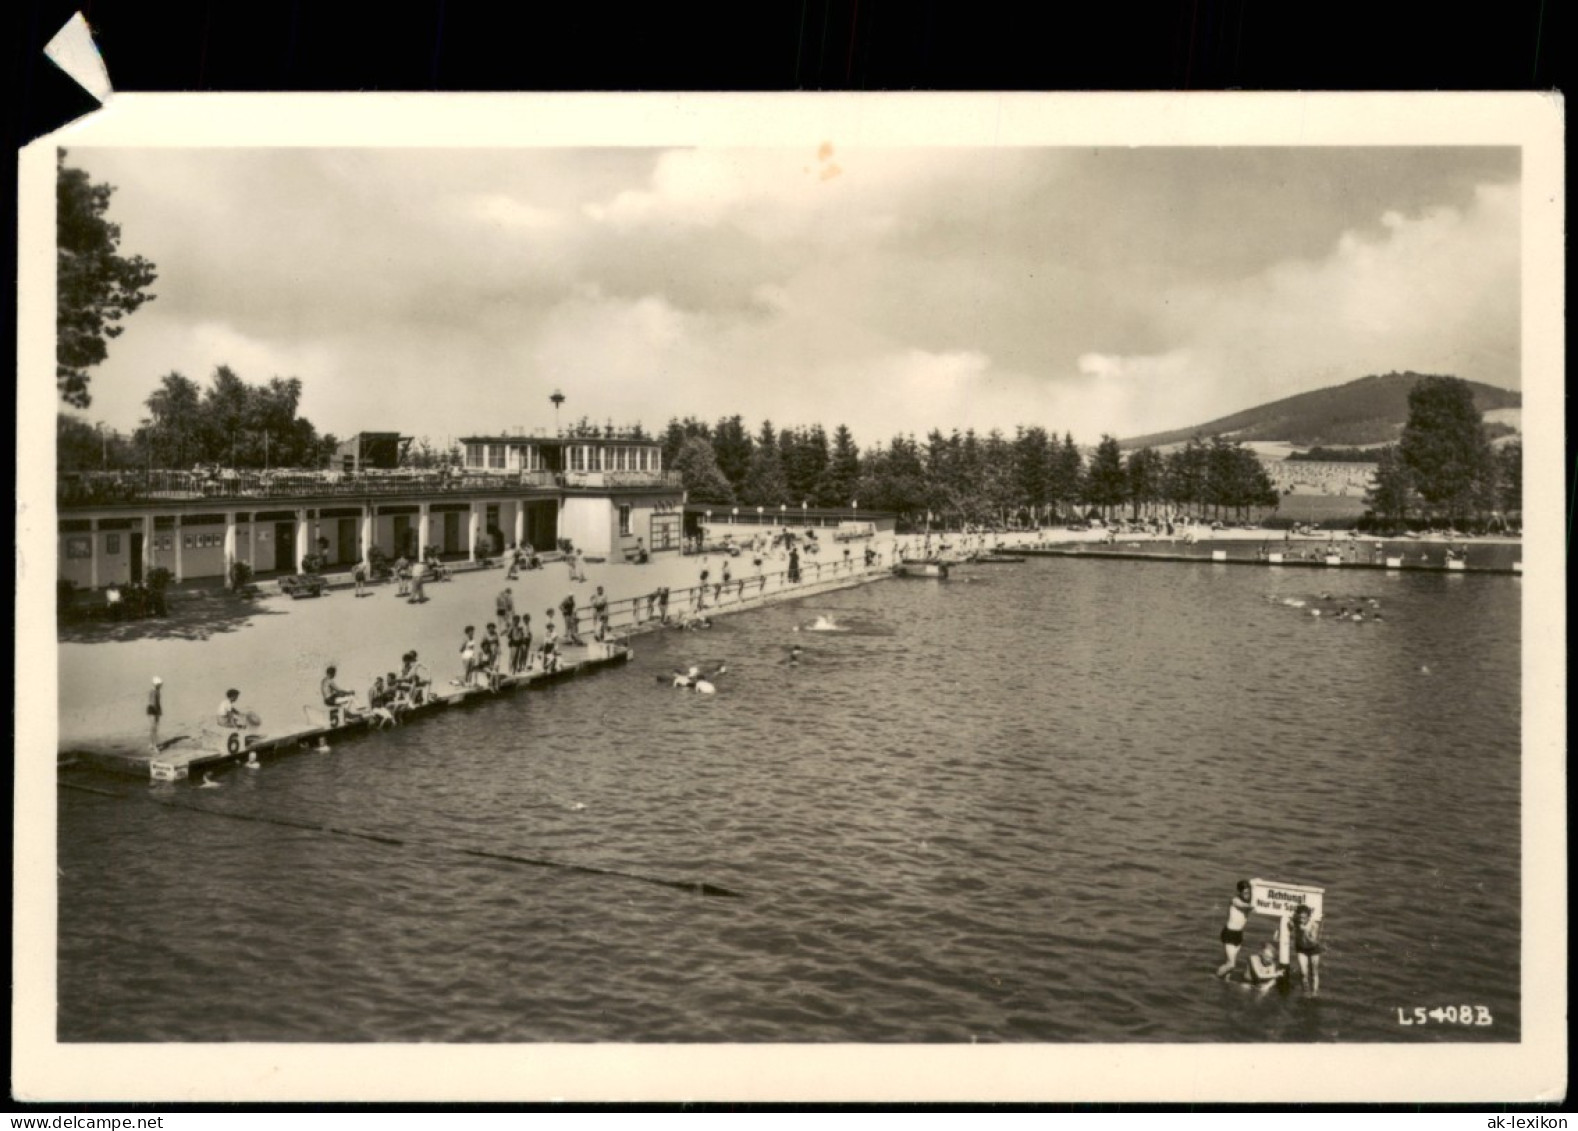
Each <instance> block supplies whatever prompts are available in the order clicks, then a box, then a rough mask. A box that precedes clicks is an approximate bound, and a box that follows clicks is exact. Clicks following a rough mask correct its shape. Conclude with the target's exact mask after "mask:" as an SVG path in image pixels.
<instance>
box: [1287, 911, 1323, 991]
mask: <svg viewBox="0 0 1578 1131" xmlns="http://www.w3.org/2000/svg"><path fill="white" fill-rule="evenodd" d="M1288 936H1289V939H1290V941H1291V942H1292V943H1293V954H1294V956H1295V957H1296V958H1297V959H1298V963H1299V980H1300V981H1301V982H1303V983H1304V991H1305V992H1306V993H1307V994H1309V995H1310V997H1319V996H1320V956H1321V954H1322V952H1323V951H1324V950H1325V947H1323V946H1322V945H1321V941H1320V924H1319V923H1317V922H1315V920H1314V918H1313V916H1312V915H1311V913H1310V909H1309V908H1308V907H1307V906H1306V907H1300V908H1299V909H1298V910H1297V911H1295V912H1294V913H1293V917H1292V918H1291V919H1289V920H1288Z"/></svg>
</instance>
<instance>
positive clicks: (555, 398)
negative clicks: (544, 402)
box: [548, 389, 564, 436]
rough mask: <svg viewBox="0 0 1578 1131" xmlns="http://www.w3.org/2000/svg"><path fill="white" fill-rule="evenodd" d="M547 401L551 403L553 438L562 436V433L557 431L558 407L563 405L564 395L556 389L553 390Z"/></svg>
mask: <svg viewBox="0 0 1578 1131" xmlns="http://www.w3.org/2000/svg"><path fill="white" fill-rule="evenodd" d="M548 399H549V400H550V401H552V402H553V434H554V435H555V436H560V435H563V433H562V432H560V431H559V406H560V405H562V404H563V403H564V394H563V393H561V392H560V391H559V390H558V389H555V390H554V391H553V395H552V396H550V397H549V398H548Z"/></svg>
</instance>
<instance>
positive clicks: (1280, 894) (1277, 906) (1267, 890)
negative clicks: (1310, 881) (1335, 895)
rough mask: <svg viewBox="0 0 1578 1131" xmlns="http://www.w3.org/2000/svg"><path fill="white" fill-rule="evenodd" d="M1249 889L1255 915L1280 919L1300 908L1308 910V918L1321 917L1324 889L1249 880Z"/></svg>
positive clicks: (1304, 885) (1272, 881)
mask: <svg viewBox="0 0 1578 1131" xmlns="http://www.w3.org/2000/svg"><path fill="white" fill-rule="evenodd" d="M1249 886H1250V889H1251V892H1250V897H1249V902H1250V903H1252V904H1254V907H1255V914H1257V915H1271V916H1274V917H1275V918H1278V919H1281V918H1283V917H1285V916H1288V915H1291V914H1293V912H1295V911H1297V910H1298V909H1299V908H1300V907H1308V908H1309V909H1310V918H1311V919H1319V918H1320V917H1321V903H1322V901H1323V899H1324V898H1325V895H1326V889H1325V888H1315V887H1310V886H1308V885H1307V884H1283V883H1278V882H1277V881H1275V880H1250V881H1249Z"/></svg>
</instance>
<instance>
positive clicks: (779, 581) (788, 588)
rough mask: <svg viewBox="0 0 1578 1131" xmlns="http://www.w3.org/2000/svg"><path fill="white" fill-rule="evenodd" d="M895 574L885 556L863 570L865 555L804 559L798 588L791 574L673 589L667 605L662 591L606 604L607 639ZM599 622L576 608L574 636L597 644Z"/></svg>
mask: <svg viewBox="0 0 1578 1131" xmlns="http://www.w3.org/2000/svg"><path fill="white" fill-rule="evenodd" d="M891 571H892V559H891V558H890V557H889V556H888V555H884V554H878V555H877V557H876V559H875V560H874V561H873V562H872V564H871V565H869V566H868V565H866V564H865V557H864V555H863V554H862V555H860V556H855V555H851V556H850V557H849V558H847V559H842V558H840V559H832V560H829V561H825V562H823V561H816V560H808V559H806V558H802V559H801V563H800V579H799V580H798V581H794V582H791V581H790V580H789V571H788V569H787V568H785V569H781V570H776V571H773V572H767V571H763V572H761V573H751V574H748V575H746V576H744V577H733V578H730V579H729V580H728V581H727V582H725V581H723V580H721V579H720V580H718V581H711V580H709V581H708V582H707V584H705V585H699V584H698V585H692V586H689V587H688V588H684V589H674V588H670V589H669V591H668V603H667V604H666V605H664V604H662V603H661V602H660V600H659V598H658V590H657V589H655V588H654V589H653V590H652V592H650V593H642V594H638V595H637V596H635V597H621V598H619V599H618V600H611V601H609V602H608V635H609V636H610V637H615V636H619V635H622V634H626V633H629V632H631V631H632V630H635V629H641V628H649V627H653V626H656V625H658V624H660V623H663V620H664V617H665V616H666V617H667V623H669V624H678V623H682V622H684V621H686V620H688V619H690V618H693V617H705V616H708V615H710V614H712V613H726V612H731V611H733V610H735V609H745V608H751V607H753V606H754V605H755V604H756V603H757V602H758V601H760V600H762V599H765V598H766V597H768V596H774V597H776V596H780V595H782V594H784V593H789V592H793V591H795V590H798V589H806V588H810V587H813V586H816V585H820V584H822V583H825V582H828V581H841V580H846V579H848V580H854V579H856V578H862V577H866V578H869V577H874V576H877V575H884V576H885V575H887V574H889V573H891ZM596 616H597V614H596V612H595V611H594V610H593V609H592V608H591V607H590V606H589V605H588V606H584V607H578V608H577V609H576V610H575V633H576V635H577V636H579V637H581V639H583V640H591V639H593V637H594V635H595V631H596Z"/></svg>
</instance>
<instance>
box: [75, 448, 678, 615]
mask: <svg viewBox="0 0 1578 1131" xmlns="http://www.w3.org/2000/svg"><path fill="white" fill-rule="evenodd" d="M495 442H498V443H502V444H506V445H507V448H506V450H507V452H513V453H514V454H513V455H509V454H506V455H504V456H503V457H502V458H504V459H506V460H508V459H513V460H514V463H513V466H505V467H494V466H491V462H489V465H488V466H484V467H478V468H472V467H470V466H468V467H466V468H445V469H440V470H432V471H415V470H397V471H378V470H363V471H361V472H356V473H348V472H345V471H342V470H330V471H312V472H278V471H276V472H257V471H235V470H220V471H212V470H210V471H206V472H173V471H122V472H94V473H82V474H62V475H60V476H59V477H58V479H57V488H56V506H57V560H58V563H59V565H58V576H59V577H60V578H61V579H62V580H64V581H69V582H71V583H72V585H73V586H74V587H76V588H78V589H103V588H105V587H107V586H111V585H123V584H127V583H133V582H140V581H142V580H143V579H144V578H145V577H146V576H147V574H148V572H149V571H150V570H152V569H156V568H164V569H167V570H169V571H170V573H171V574H172V575H173V577H174V579H175V580H176V581H177V582H185V581H192V580H199V579H205V578H212V579H216V580H221V581H222V580H223V579H225V578H227V577H228V576H229V574H230V566H231V563H234V562H242V563H245V564H246V565H248V566H250V567H251V569H252V572H253V574H254V575H255V576H261V577H268V576H272V575H278V574H289V573H299V572H301V571H302V569H303V567H304V565H305V562H306V559H307V558H308V557H309V556H313V555H317V556H321V558H322V559H323V565H324V566H325V567H327V568H330V569H333V568H334V567H336V566H340V567H344V568H349V567H350V566H351V565H352V564H353V563H355V562H358V561H364V560H367V557H368V555H369V554H370V553H371V551H372V549H373V548H374V547H376V548H377V549H378V550H380V551H381V552H382V553H383V554H385V555H387V556H388V557H390V558H395V557H398V556H400V555H401V554H404V555H406V556H411V557H414V556H419V555H423V554H425V553H426V552H427V551H428V550H429V549H432V550H434V551H436V552H437V553H438V554H439V555H440V556H442V557H446V558H451V559H457V558H467V559H475V558H476V557H478V556H486V555H488V554H493V553H497V552H499V551H500V550H502V549H504V548H506V547H509V546H513V545H531V546H534V547H536V548H537V549H538V550H543V551H548V550H553V549H556V548H557V547H558V545H559V540H560V539H564V538H568V539H570V540H571V542H573V544H574V545H575V546H576V547H577V548H578V549H580V550H582V551H583V552H584V553H586V554H588V555H591V556H594V557H597V556H606V557H613V558H616V559H617V557H618V556H620V555H623V554H626V553H630V552H632V551H634V549H635V547H636V542H637V540H638V539H641V540H643V542H644V544H645V546H646V547H647V548H648V549H649V550H651V551H653V552H659V553H661V552H663V551H666V550H675V551H677V550H679V549H680V548H681V525H682V515H683V506H684V491H683V490H682V489H681V487H680V484H679V477H678V476H677V474H675V473H672V472H669V471H666V470H665V469H664V468H663V466H662V449H661V446H660V445H659V444H656V443H637V442H631V441H616V440H606V441H602V440H600V441H585V440H574V439H569V438H563V439H561V438H553V439H543V438H536V437H533V438H529V439H528V438H524V437H513V438H508V439H507V440H506V439H505V438H500V439H498V440H497V441H495V440H494V439H493V438H478V439H476V440H467V441H465V443H466V451H467V452H468V454H469V453H471V452H472V450H473V445H488V446H489V447H491V445H492V444H493V443H495ZM509 445H513V447H509ZM592 448H595V449H596V450H597V454H596V455H595V456H589V455H588V450H589V449H592ZM633 453H634V454H633ZM479 455H480V458H481V459H482V460H483V461H490V459H491V451H489V450H486V449H483V450H480V452H479ZM593 463H595V465H596V470H595V471H594V470H592V467H591V465H592V464H593ZM605 467H606V468H607V470H604V468H605Z"/></svg>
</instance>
